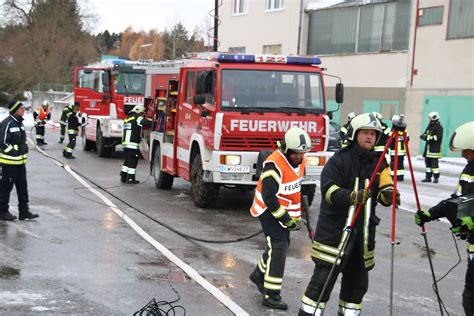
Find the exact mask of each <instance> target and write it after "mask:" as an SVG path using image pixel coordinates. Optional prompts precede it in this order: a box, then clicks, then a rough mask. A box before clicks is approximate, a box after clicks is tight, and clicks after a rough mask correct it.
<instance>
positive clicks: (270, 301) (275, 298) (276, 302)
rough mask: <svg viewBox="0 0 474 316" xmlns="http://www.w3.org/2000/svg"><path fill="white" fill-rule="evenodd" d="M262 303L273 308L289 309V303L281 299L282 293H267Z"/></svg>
mask: <svg viewBox="0 0 474 316" xmlns="http://www.w3.org/2000/svg"><path fill="white" fill-rule="evenodd" d="M262 304H263V305H264V306H267V307H270V308H273V309H281V310H287V309H288V304H286V303H285V302H283V301H282V300H281V296H280V294H276V293H267V294H264V295H263V300H262Z"/></svg>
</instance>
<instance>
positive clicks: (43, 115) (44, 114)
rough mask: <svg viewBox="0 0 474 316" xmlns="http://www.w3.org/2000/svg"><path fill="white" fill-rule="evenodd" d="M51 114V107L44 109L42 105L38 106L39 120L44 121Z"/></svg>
mask: <svg viewBox="0 0 474 316" xmlns="http://www.w3.org/2000/svg"><path fill="white" fill-rule="evenodd" d="M48 114H49V109H46V110H45V109H44V108H43V107H42V106H40V107H38V120H40V121H44V120H45V119H46V118H47V117H48Z"/></svg>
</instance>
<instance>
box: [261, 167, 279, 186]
mask: <svg viewBox="0 0 474 316" xmlns="http://www.w3.org/2000/svg"><path fill="white" fill-rule="evenodd" d="M266 177H273V179H275V181H276V182H277V183H278V184H281V178H280V176H279V175H278V173H277V172H276V171H275V170H268V171H265V172H264V173H262V180H263V179H265V178H266Z"/></svg>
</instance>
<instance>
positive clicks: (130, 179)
mask: <svg viewBox="0 0 474 316" xmlns="http://www.w3.org/2000/svg"><path fill="white" fill-rule="evenodd" d="M139 183H140V181H138V180H135V175H134V174H129V175H127V184H139Z"/></svg>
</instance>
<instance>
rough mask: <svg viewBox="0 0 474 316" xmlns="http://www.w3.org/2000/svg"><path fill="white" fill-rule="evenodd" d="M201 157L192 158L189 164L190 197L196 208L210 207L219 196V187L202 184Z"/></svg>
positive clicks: (212, 184)
mask: <svg viewBox="0 0 474 316" xmlns="http://www.w3.org/2000/svg"><path fill="white" fill-rule="evenodd" d="M203 175H204V170H203V168H202V159H201V155H199V154H198V155H197V156H196V157H194V159H193V161H192V164H191V197H192V199H193V202H194V205H196V206H198V207H204V208H207V207H212V206H214V205H215V204H216V201H217V196H218V195H219V185H218V184H215V183H208V182H204V179H203Z"/></svg>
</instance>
